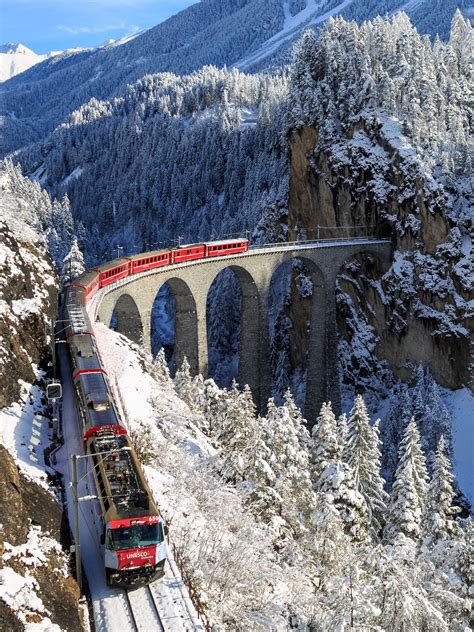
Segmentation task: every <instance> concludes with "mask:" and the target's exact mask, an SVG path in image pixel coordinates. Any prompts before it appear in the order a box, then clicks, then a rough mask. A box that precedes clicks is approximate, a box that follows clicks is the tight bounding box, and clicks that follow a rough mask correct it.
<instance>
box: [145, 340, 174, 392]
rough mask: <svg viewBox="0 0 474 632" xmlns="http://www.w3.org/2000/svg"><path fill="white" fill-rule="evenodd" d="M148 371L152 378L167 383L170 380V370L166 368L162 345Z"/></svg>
mask: <svg viewBox="0 0 474 632" xmlns="http://www.w3.org/2000/svg"><path fill="white" fill-rule="evenodd" d="M150 373H151V376H152V378H153V379H154V380H157V381H159V382H165V383H168V382H170V381H171V377H170V371H169V369H168V363H167V362H166V356H165V350H164V349H163V347H160V350H159V351H158V353H157V354H156V358H155V359H154V361H153V365H152V367H151V371H150Z"/></svg>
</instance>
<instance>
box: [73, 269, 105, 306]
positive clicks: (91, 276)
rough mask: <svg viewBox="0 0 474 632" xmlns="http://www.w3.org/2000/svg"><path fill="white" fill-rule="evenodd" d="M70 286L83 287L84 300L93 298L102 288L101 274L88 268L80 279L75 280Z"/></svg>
mask: <svg viewBox="0 0 474 632" xmlns="http://www.w3.org/2000/svg"><path fill="white" fill-rule="evenodd" d="M70 287H76V288H82V289H83V290H84V302H83V303H82V304H83V305H84V304H85V301H87V300H88V299H90V298H92V297H93V296H94V294H95V293H96V292H97V290H98V289H99V288H100V275H99V273H98V272H96V271H95V270H88V271H87V272H85V273H84V274H82V275H81V276H80V277H79V279H76V280H75V281H73V282H72V283H71V285H70Z"/></svg>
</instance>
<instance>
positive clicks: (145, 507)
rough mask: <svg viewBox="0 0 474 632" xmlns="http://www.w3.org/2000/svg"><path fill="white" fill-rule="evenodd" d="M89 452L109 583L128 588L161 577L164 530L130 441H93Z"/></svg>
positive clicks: (95, 438)
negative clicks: (99, 511)
mask: <svg viewBox="0 0 474 632" xmlns="http://www.w3.org/2000/svg"><path fill="white" fill-rule="evenodd" d="M87 450H88V452H89V453H90V454H92V459H93V465H94V469H93V471H94V477H95V483H96V488H97V490H98V498H99V502H100V506H101V528H102V533H101V543H102V544H103V546H104V559H105V572H106V576H107V584H108V585H109V586H119V587H120V586H122V587H127V586H134V585H140V584H145V583H148V582H152V581H154V580H156V579H159V578H160V577H163V575H164V566H165V561H166V544H165V535H166V533H167V528H166V525H165V522H164V520H163V517H162V516H161V514H160V511H159V509H158V507H157V505H156V503H155V501H154V500H153V495H152V493H151V490H150V488H149V487H148V484H147V482H146V479H145V477H144V475H143V471H142V468H141V466H140V463H139V460H138V457H137V454H136V452H135V450H134V449H133V446H132V444H131V441H130V437H129V436H128V435H119V436H111V435H104V436H92V437H91V438H90V439H89V440H88V442H87ZM101 455H103V456H101Z"/></svg>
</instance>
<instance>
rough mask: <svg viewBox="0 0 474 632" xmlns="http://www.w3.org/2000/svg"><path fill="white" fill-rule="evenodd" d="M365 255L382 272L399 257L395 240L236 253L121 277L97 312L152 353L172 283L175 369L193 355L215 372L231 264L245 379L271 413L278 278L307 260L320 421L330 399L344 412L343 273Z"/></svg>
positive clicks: (195, 368) (100, 299) (311, 417)
mask: <svg viewBox="0 0 474 632" xmlns="http://www.w3.org/2000/svg"><path fill="white" fill-rule="evenodd" d="M362 253H365V254H367V255H371V256H373V257H375V258H376V259H377V260H378V263H379V265H380V267H381V268H382V269H387V268H388V267H389V265H390V261H391V243H390V241H387V240H375V239H367V240H357V241H356V240H354V241H348V242H343V241H342V242H330V243H323V242H319V243H317V244H314V243H313V244H304V243H303V244H290V245H285V244H282V245H279V244H274V245H272V247H264V248H255V249H251V250H250V251H249V252H247V253H244V254H239V255H234V256H225V257H218V258H215V259H201V260H197V261H193V262H186V263H180V264H176V265H173V266H168V267H166V268H161V269H160V268H158V269H156V270H151V271H148V272H144V273H141V274H137V275H134V276H130V277H126V278H125V279H121V280H120V281H117V282H116V283H114V284H111V285H109V286H107V287H105V288H103V289H102V290H100V291H99V292H98V293H97V295H96V297H95V298H94V305H93V313H91V316H92V317H93V318H94V319H95V318H97V319H98V320H101V321H102V322H104V323H105V324H106V325H110V321H111V318H112V314H113V312H114V311H115V314H116V316H117V322H118V331H120V332H121V333H123V334H124V335H126V336H127V337H129V338H130V339H131V340H133V341H134V342H137V343H138V342H142V343H143V345H144V346H145V348H146V349H148V350H150V345H151V342H150V336H151V312H152V308H153V303H154V301H155V298H156V295H157V293H158V291H159V290H160V288H161V286H162V285H163V284H164V283H168V285H169V286H170V288H171V290H172V291H173V293H174V296H175V299H176V320H175V348H174V358H175V366H179V365H180V364H181V362H182V360H183V358H184V356H186V357H187V359H188V361H189V364H190V367H191V371H192V372H193V373H194V374H196V373H198V372H199V373H202V375H203V376H205V377H206V376H207V369H208V356H207V354H208V345H207V323H206V317H207V314H206V303H207V296H208V292H209V289H210V287H211V285H212V283H213V281H214V279H215V278H216V276H217V275H218V274H219V273H220V272H222V271H223V270H225V269H226V268H230V269H231V270H233V272H234V273H235V274H236V275H237V277H238V279H239V281H240V287H241V291H242V307H241V326H240V349H239V372H238V378H237V379H238V382H239V384H241V385H244V384H248V385H249V386H250V388H251V389H252V393H253V395H254V399H255V401H256V403H257V407H258V408H259V409H260V410H261V411H264V410H265V407H266V403H267V400H268V397H270V395H271V387H272V369H271V361H270V334H269V322H268V311H269V291H270V283H271V281H272V278H273V275H274V274H275V272H276V270H277V269H278V267H279V266H280V265H282V264H283V263H284V262H285V261H288V260H291V259H294V258H299V259H301V260H303V261H304V262H305V264H306V266H307V268H308V270H309V273H310V275H311V278H312V282H313V296H312V300H313V307H312V316H311V334H310V342H309V350H308V351H309V353H308V368H307V385H306V393H307V395H306V402H305V410H304V415H305V417H306V419H308V421H309V422H310V423H314V421H315V420H316V417H317V415H318V412H319V409H320V406H321V404H322V402H323V401H328V400H331V401H332V403H333V406H334V409H335V410H336V411H338V410H339V409H340V393H339V376H338V365H337V326H336V301H335V287H336V278H337V276H338V274H339V272H340V270H341V268H342V267H343V265H344V264H345V262H347V261H348V260H350V259H351V258H352V257H354V256H355V255H358V254H362Z"/></svg>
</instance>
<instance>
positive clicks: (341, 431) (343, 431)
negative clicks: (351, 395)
mask: <svg viewBox="0 0 474 632" xmlns="http://www.w3.org/2000/svg"><path fill="white" fill-rule="evenodd" d="M348 433H349V428H348V425H347V415H346V413H343V414H342V415H339V417H338V418H337V439H338V441H339V445H340V446H341V450H342V459H343V461H345V460H346V455H347V449H346V448H347V437H348Z"/></svg>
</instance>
